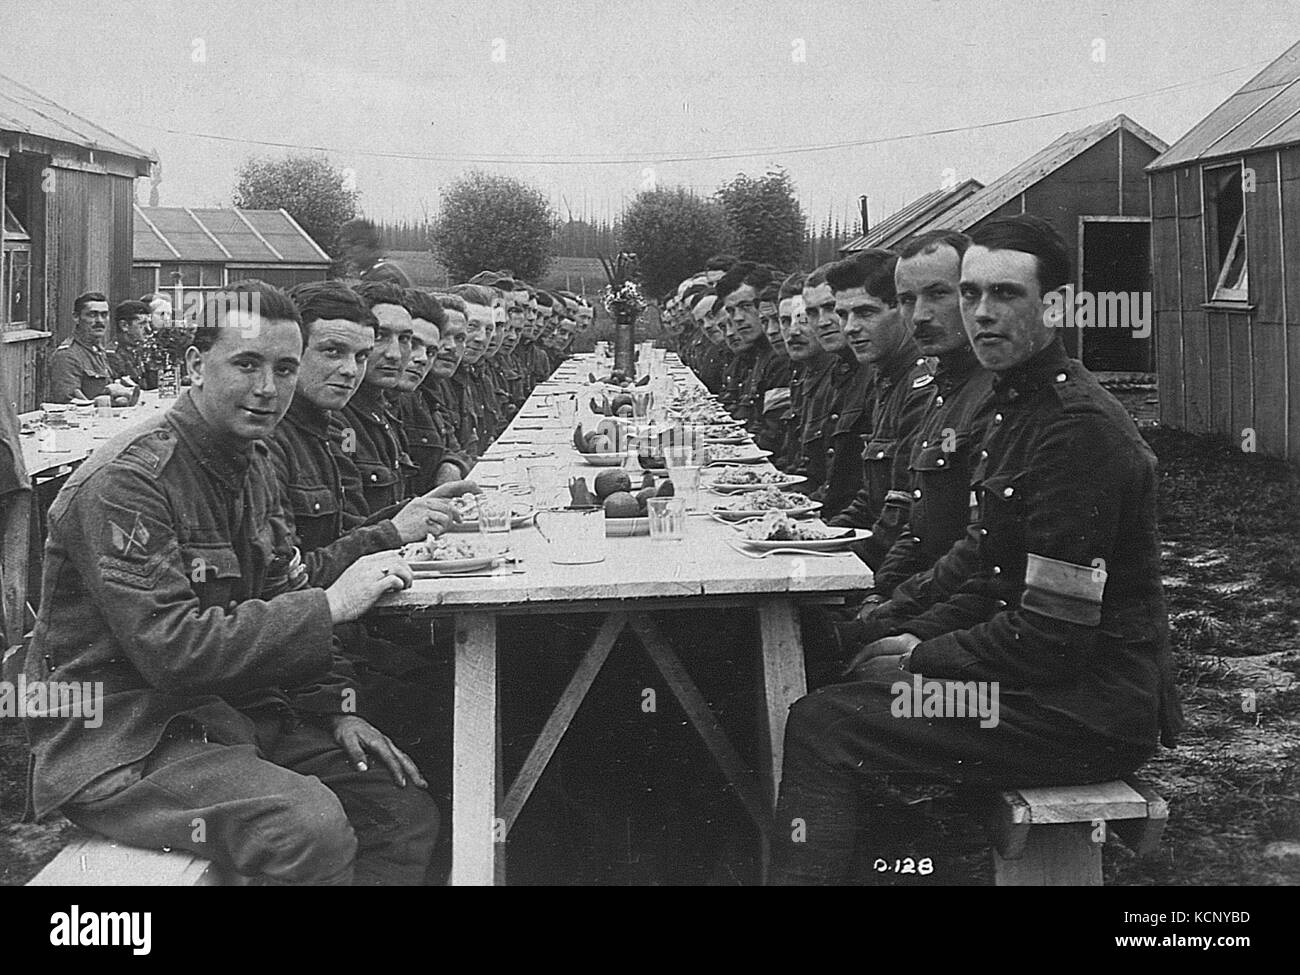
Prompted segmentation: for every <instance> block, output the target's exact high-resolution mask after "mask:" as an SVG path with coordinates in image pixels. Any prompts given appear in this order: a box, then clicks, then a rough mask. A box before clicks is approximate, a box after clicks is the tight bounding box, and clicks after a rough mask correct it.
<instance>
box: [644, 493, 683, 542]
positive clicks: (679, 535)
mask: <svg viewBox="0 0 1300 975" xmlns="http://www.w3.org/2000/svg"><path fill="white" fill-rule="evenodd" d="M646 508H647V510H648V512H649V515H650V538H651V539H653V540H655V541H666V542H680V541H681V540H682V539H683V538H685V537H686V502H685V501H684V500H683V499H682V498H677V497H672V498H651V499H650V500H649V502H648V503H647V504H646Z"/></svg>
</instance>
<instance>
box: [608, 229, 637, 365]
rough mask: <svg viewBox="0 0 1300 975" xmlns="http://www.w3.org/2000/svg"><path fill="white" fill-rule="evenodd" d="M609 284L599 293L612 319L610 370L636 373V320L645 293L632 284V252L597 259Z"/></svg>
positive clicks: (633, 264)
mask: <svg viewBox="0 0 1300 975" xmlns="http://www.w3.org/2000/svg"><path fill="white" fill-rule="evenodd" d="M600 264H601V267H603V268H604V269H605V277H606V278H607V279H608V281H609V284H607V285H606V286H605V290H604V291H602V292H601V301H602V302H603V304H604V305H605V310H606V311H607V312H609V314H610V317H611V318H613V319H614V371H615V372H622V373H623V375H625V376H628V377H635V376H636V321H637V319H638V318H640V317H641V313H642V312H644V311H645V309H646V300H645V295H644V294H642V293H641V286H640V285H638V284H637V283H636V280H635V275H636V255H635V254H629V253H627V252H626V251H623V252H621V253H620V254H618V255H617V256H616V257H615V258H614V259H613V260H612V261H609V260H606V259H605V258H604V257H602V258H601V259H600Z"/></svg>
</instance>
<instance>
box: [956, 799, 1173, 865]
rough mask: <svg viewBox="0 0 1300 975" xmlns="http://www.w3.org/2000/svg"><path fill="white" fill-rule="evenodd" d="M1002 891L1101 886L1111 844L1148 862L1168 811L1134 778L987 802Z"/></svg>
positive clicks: (1166, 806)
mask: <svg viewBox="0 0 1300 975" xmlns="http://www.w3.org/2000/svg"><path fill="white" fill-rule="evenodd" d="M981 802H982V803H983V804H984V805H985V814H986V815H985V821H986V823H987V824H988V826H989V830H990V834H991V838H992V840H993V846H994V850H993V865H994V883H995V884H996V885H997V886H999V887H1059V886H1086V887H1100V886H1101V883H1102V880H1101V849H1102V846H1103V845H1104V844H1105V843H1106V842H1107V841H1108V840H1109V839H1110V838H1111V837H1112V835H1116V836H1119V838H1120V839H1122V840H1123V841H1124V844H1125V845H1126V846H1127V847H1129V849H1131V850H1133V852H1134V853H1137V854H1138V855H1139V856H1144V855H1146V854H1148V853H1151V852H1153V851H1155V849H1156V848H1157V847H1158V846H1159V845H1160V835H1161V833H1162V832H1163V831H1164V828H1165V822H1166V821H1167V820H1168V819H1169V804H1168V803H1167V802H1165V800H1164V799H1162V798H1160V796H1158V795H1157V794H1156V793H1155V791H1154V790H1153V789H1152V788H1151V787H1150V786H1149V785H1147V784H1146V783H1145V782H1143V781H1142V780H1141V779H1138V778H1136V777H1134V776H1129V777H1128V778H1126V779H1122V780H1116V781H1114V782H1099V783H1097V784H1095V785H1066V786H1044V787H1039V788H1032V789H1013V790H1009V791H1007V792H1000V793H994V794H990V795H986V796H984V797H982V799H981Z"/></svg>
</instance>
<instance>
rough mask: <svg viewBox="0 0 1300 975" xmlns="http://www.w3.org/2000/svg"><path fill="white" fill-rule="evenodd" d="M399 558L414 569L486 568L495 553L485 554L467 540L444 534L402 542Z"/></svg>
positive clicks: (432, 570) (451, 570) (416, 570)
mask: <svg viewBox="0 0 1300 975" xmlns="http://www.w3.org/2000/svg"><path fill="white" fill-rule="evenodd" d="M402 558H403V559H405V560H406V562H407V564H408V565H410V567H411V569H412V570H413V571H415V572H447V573H455V572H474V571H476V570H478V569H486V568H487V567H488V566H490V565H491V564H492V563H493V562H495V561H496V560H497V556H495V555H484V554H483V553H481V552H480V551H479V550H478V549H477V548H476V547H475V546H474V545H472V544H470V543H469V542H466V541H463V540H461V539H456V538H449V537H448V536H446V535H443V536H442V537H441V538H433V537H432V536H429V537H428V538H426V539H425V540H424V541H422V542H411V543H410V544H409V545H403V546H402Z"/></svg>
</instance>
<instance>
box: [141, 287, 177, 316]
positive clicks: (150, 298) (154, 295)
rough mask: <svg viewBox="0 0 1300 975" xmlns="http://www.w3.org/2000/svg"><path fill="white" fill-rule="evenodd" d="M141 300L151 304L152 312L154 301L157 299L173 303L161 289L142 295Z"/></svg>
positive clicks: (151, 310)
mask: <svg viewBox="0 0 1300 975" xmlns="http://www.w3.org/2000/svg"><path fill="white" fill-rule="evenodd" d="M140 300H141V301H143V302H144V303H145V304H146V305H148V306H149V312H150V314H152V313H153V303H154V302H155V301H165V302H167V304H169V305H170V304H171V303H172V300H171V299H170V298H168V297H167V296H166V295H165V294H163V293H162V292H161V291H150V292H149V293H148V294H147V295H141V296H140Z"/></svg>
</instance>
